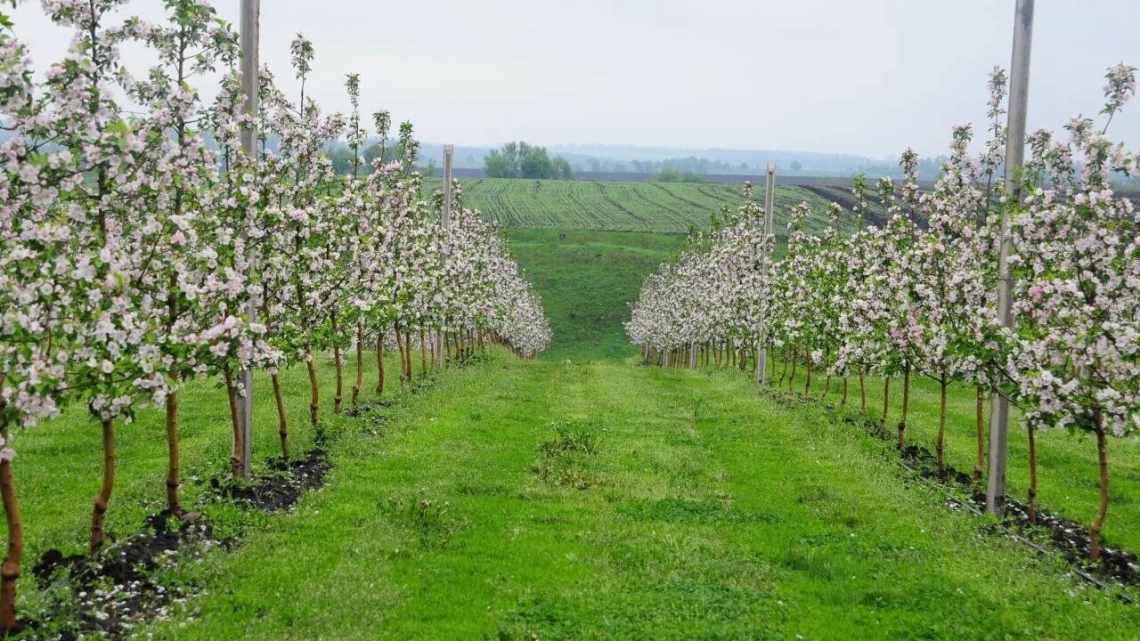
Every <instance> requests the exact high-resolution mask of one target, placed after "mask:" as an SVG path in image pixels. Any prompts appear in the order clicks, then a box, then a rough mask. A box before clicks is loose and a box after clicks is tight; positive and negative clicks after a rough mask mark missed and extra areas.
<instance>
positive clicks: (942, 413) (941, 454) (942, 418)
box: [934, 373, 947, 476]
mask: <svg viewBox="0 0 1140 641" xmlns="http://www.w3.org/2000/svg"><path fill="white" fill-rule="evenodd" d="M938 385H939V389H938V442H937V443H936V444H935V446H934V449H935V452H936V454H937V455H938V475H939V476H945V475H946V458H945V449H946V448H945V438H946V385H947V383H946V374H945V373H943V374H942V379H941V380H939V381H938Z"/></svg>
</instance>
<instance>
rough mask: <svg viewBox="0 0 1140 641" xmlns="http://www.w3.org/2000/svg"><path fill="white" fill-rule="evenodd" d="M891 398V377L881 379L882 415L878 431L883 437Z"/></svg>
mask: <svg viewBox="0 0 1140 641" xmlns="http://www.w3.org/2000/svg"><path fill="white" fill-rule="evenodd" d="M890 398H891V377H890V376H886V377H884V378H883V415H882V417H881V418H880V419H879V429H880V430H882V432H883V437H884V438H885V437H886V435H887V410H889V409H890V405H889V403H890Z"/></svg>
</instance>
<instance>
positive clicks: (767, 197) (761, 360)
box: [756, 163, 776, 384]
mask: <svg viewBox="0 0 1140 641" xmlns="http://www.w3.org/2000/svg"><path fill="white" fill-rule="evenodd" d="M775 197H776V167H775V166H774V165H773V164H772V163H768V179H767V181H766V182H765V183H764V234H765V235H766V236H771V235H772V219H773V217H774V215H775V213H774V208H773V204H774V203H775ZM771 258H772V256H771V254H769V255H768V259H769V260H771ZM765 269H769V270H770V269H771V267H770V266H768V267H765ZM766 316H767V310H765V317H766ZM765 322H766V321H765ZM767 379H768V348H767V347H766V346H764V345H761V346H760V356H759V357H758V358H757V359H756V382H757V383H760V384H763V383H767V382H768V380H767Z"/></svg>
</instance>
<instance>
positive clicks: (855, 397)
mask: <svg viewBox="0 0 1140 641" xmlns="http://www.w3.org/2000/svg"><path fill="white" fill-rule="evenodd" d="M777 371H780V370H777ZM777 376H778V374H777ZM805 380H806V379H805V376H804V372H803V368H800V369H799V371H798V372H797V374H796V384H795V386H794V387H795V389H796V390H798V391H802V390H803V389H804V383H805ZM825 380H826V379H821V378H820V377H819V376H818V373H817V375H816V376H815V377H814V380H813V383H812V385H813V389H814V394H815V395H816V396H817V397H822V396H823V391H824V384H825ZM786 385H787V381H785V386H786ZM841 386H842V383H841V380H840V379H838V378H836V379H833V380H832V385H831V394H829V395H828V396H827V400H826V402H828V403H831V404H833V405H838V404H839V403H840V401H841V399H842V387H841ZM866 390H867V408H868V412H869V413H870V414H871V415H872V416H873V417H874V418H875V419H876V420H877V419H878V418H879V417H880V416H882V407H883V383H882V379H881V378H878V377H871V376H868V377H867V378H866ZM938 394H939V389H938V383H937V382H935V381H933V380H931V379H929V378H926V377H914V379H913V382H912V387H911V409H910V418H909V420H908V422H907V423H908V425H907V439H908V441H909V442H911V443H914V444H917V445H922V446H924V447H926V448H927V449H928V450H930V451H931V452H933V451H934V449H935V442H936V439H937V435H938ZM848 395H849V396H848V404H849V407H851V408H855V409H857V408H858V407H859V383H858V378H855V377H853V378H851V379H850V383H849V386H848ZM975 403H976V396H975V391H974V388H973V387H970V386H967V385H963V384H955V385H952V386H951V387H950V393H949V394H948V397H947V415H946V437H945V441H946V446H945V452H946V462H947V463H948V464H949V465H952V466H953V467H955V468H957V469H958V470H959V471H961V472H965V473H966V474H972V473H973V469H974V462H975V457H976V455H977V422H976V419H975V416H976V414H975V411H976V405H975ZM901 407H902V379H901V378H895V379H893V380H892V381H891V396H890V405H889V409H888V423H887V426H888V429H889V430H890V432H891V433H892V434H893V433H894V432H895V428H896V426H897V425H898V422H899V419H900V418H901V413H902V409H901ZM984 416H985V418H986V421H987V423H988V421H989V402H988V399H987V401H986V404H985V413H984ZM987 446H988V443H987ZM1108 449H1109V473H1110V479H1111V480H1110V483H1109V489H1110V491H1109V501H1110V504H1109V509H1108V522H1107V524H1106V525H1105V528H1104V534H1105V537H1106V538H1107V540H1108V543H1109V545H1110V546H1114V547H1115V546H1122V547H1124V548H1126V549H1128V550H1133V551H1135V550H1140V438H1136V437H1130V438H1110V439H1109V441H1108ZM1037 471H1038V482H1037V485H1038V488H1037V491H1038V503H1039V504H1040V505H1041V506H1042V508H1044V509H1047V510H1050V511H1052V512H1054V513H1056V514H1060V515H1063V516H1065V517H1067V518H1070V519H1073V520H1076V521H1079V522H1080V523H1082V524H1084V525H1085V526H1087V525H1088V524H1089V523H1091V522H1092V519H1093V516H1094V515H1095V513H1096V508H1097V505H1098V501H1099V492H1100V484H1099V478H1098V470H1097V459H1096V440H1095V439H1094V438H1093V437H1092V436H1091V435H1089V434H1086V433H1083V432H1068V431H1064V430H1060V431H1046V432H1041V433H1039V434H1038V436H1037ZM1006 478H1007V483H1008V485H1009V487H1008V492H1009V495H1010V496H1013V497H1014V498H1017V499H1019V500H1021V501H1025V500H1026V491H1027V489H1028V487H1029V443H1028V437H1027V435H1026V432H1025V429H1024V425H1023V423H1022V422H1021V421H1020V420H1018V418H1017V417H1016V416H1015V417H1014V418H1013V419H1012V420H1011V421H1010V434H1009V470H1008V473H1007V477H1006Z"/></svg>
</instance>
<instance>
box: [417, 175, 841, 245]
mask: <svg viewBox="0 0 1140 641" xmlns="http://www.w3.org/2000/svg"><path fill="white" fill-rule="evenodd" d="M460 182H461V183H462V185H463V199H464V205H466V206H467V207H471V208H474V209H478V210H480V211H481V212H482V213H483V215H484V216H485V217H486V218H487V219H489V220H493V221H495V222H497V223H499V225H501V226H502V227H540V228H562V229H595V230H607V231H636V232H659V233H661V232H664V233H685V232H688V231H689V228H690V227H693V226H695V227H698V228H705V227H708V225H709V215H710V214H713V213H717V214H718V215H719V212H720V210H721V208H722V207H725V206H727V207H728V208H729V209H730V210H732V211H736V208H737V207H739V206H740V205H741V203H742V202H743V198H744V196H743V183H741V184H719V183H659V182H602V181H591V180H543V181H534V180H524V179H511V178H481V179H463V180H461V181H460ZM439 184H440V179H438V178H436V179H428V180H427V181H426V183H425V189H426V191H428V192H430V191H431V190H434V189H438V188H439ZM763 196H764V188H763V186H762V185H761V186H758V187H757V189H756V192H755V197H756V198H758V199H760V200H761V201H762V200H763ZM801 201H807V202H808V203H809V204H811V205H812V206H813V208H814V210H815V212H816V214H817V215H816V216H813V217H812V218H811V219H810V220H809V221H808V222H809V227H812V228H816V227H819V226H820V225H822V223H823V222H824V221H825V220H826V216H825V213H824V212H825V211H826V207H827V201H826V200H824V199H823V198H822V197H820V196H818V195H816V194H814V193H812V192H810V191H808V190H806V189H803V188H800V187H785V186H779V187H777V188H776V200H775V202H776V230H777V235H782V234H783V230H784V227H785V225H786V216H787V213H788V212H789V211H790V209H791V207H792V206H793V205H796V204H798V203H799V202H801Z"/></svg>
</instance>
